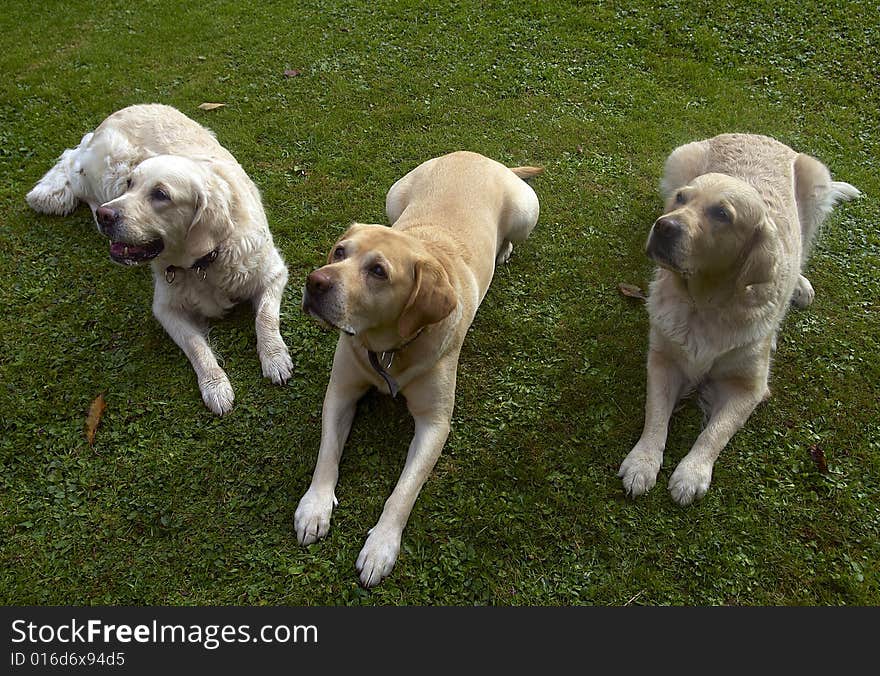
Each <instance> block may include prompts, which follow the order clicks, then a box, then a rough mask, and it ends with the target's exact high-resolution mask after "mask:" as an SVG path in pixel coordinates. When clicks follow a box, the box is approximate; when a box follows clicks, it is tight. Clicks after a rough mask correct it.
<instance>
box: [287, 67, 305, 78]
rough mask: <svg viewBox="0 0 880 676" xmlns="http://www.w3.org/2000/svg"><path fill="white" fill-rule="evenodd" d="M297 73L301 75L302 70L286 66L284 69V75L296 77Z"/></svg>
mask: <svg viewBox="0 0 880 676" xmlns="http://www.w3.org/2000/svg"><path fill="white" fill-rule="evenodd" d="M297 75H302V71H301V70H297V69H296V68H288V69H287V70H285V71H284V77H296V76H297Z"/></svg>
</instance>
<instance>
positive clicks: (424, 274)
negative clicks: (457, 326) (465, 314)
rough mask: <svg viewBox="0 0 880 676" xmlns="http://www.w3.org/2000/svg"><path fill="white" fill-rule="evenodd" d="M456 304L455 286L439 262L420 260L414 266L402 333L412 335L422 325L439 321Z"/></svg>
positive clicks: (402, 320)
mask: <svg viewBox="0 0 880 676" xmlns="http://www.w3.org/2000/svg"><path fill="white" fill-rule="evenodd" d="M456 304H457V301H456V298H455V289H453V288H452V284H451V283H450V282H449V276H448V275H447V274H446V270H445V269H444V268H443V266H441V265H440V263H439V261H437V259H435V258H420V259H418V260H417V261H416V263H415V265H414V282H413V290H412V293H410V296H409V300H407V303H406V306H405V307H404V308H403V313H402V314H401V315H400V318H399V319H398V331H399V332H400V335H401V336H402V337H404V338H409V337H410V336H412V335H414V334H415V333H416V332H417V331H418V330H419V329H421V328H422V327H424V326H428V325H429V324H435V323H437V322H439V321H440V320H441V319H443V318H444V317H446V316H448V315H449V313H450V312H452V311H453V310H454V309H455V306H456Z"/></svg>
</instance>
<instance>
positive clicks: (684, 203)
mask: <svg viewBox="0 0 880 676" xmlns="http://www.w3.org/2000/svg"><path fill="white" fill-rule="evenodd" d="M766 218H767V216H766V209H765V206H764V202H763V200H761V197H760V195H759V194H758V192H757V191H756V190H755V189H754V188H753V187H752V186H750V185H749V184H747V183H745V182H744V181H741V180H739V179H736V178H733V177H731V176H727V175H725V174H703V175H702V176H698V177H697V178H695V179H694V180H693V181H691V182H690V183H689V184H688V185H686V186H684V187H682V188H679V189H678V190H677V191H675V192H674V193H673V194H672V195H671V196H670V197H669V200H668V202H667V205H666V213H665V214H663V216H661V217H660V218H658V219H657V220H656V221H655V222H654V225H653V226H652V227H651V232H650V233H649V235H648V241H647V245H646V251H647V254H648V256H649V257H650V258H651V259H653V260H654V261H655V262H656V263H657V264H658V265H660V266H661V267H664V268H667V269H670V270H673V271H674V272H678V273H680V274H682V275H685V276H689V275H694V274H701V273H710V274H711V273H713V272H722V271H724V270H727V269H730V268H732V267H735V266H737V265H738V264H742V263H743V262H744V261H745V260H746V258H747V257H748V254H749V249H750V248H751V247H752V246H753V245H754V243H755V235H756V233H758V232H759V230H760V229H761V228H762V227H763V225H764V223H765V221H766Z"/></svg>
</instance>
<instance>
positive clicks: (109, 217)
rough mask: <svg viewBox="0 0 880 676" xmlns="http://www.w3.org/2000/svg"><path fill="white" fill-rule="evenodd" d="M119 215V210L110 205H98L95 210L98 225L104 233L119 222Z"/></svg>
mask: <svg viewBox="0 0 880 676" xmlns="http://www.w3.org/2000/svg"><path fill="white" fill-rule="evenodd" d="M119 216H120V214H119V212H118V211H117V210H116V209H111V208H110V207H98V208H97V209H96V210H95V218H96V219H97V220H98V227H100V228H101V232H103V233H104V234H107V232H108V231H109V230H110V229H111V228H112V227H113V226H114V225H116V224H117V223H118V222H119Z"/></svg>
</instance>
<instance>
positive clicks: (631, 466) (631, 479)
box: [617, 444, 663, 498]
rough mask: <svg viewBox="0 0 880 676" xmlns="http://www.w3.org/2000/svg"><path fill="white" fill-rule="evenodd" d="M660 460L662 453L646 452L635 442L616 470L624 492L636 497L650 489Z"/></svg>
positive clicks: (654, 480) (655, 481)
mask: <svg viewBox="0 0 880 676" xmlns="http://www.w3.org/2000/svg"><path fill="white" fill-rule="evenodd" d="M662 462H663V454H662V453H647V452H645V451H644V450H643V449H642V448H639V446H638V444H637V445H636V447H635V448H634V449H632V450H631V451H630V452H629V455H627V456H626V457H625V458H624V459H623V462H622V463H621V464H620V469H619V470H618V471H617V476H619V477H620V478H621V479H623V489H624V490H625V491H626V494H627V495H629V496H632V497H634V498H637V497H639V496H640V495H644V494H645V493H647V492H648V491H649V490H651V489H652V488H653V487H654V484H655V483H657V474H658V473H659V472H660V463H662Z"/></svg>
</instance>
